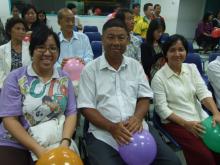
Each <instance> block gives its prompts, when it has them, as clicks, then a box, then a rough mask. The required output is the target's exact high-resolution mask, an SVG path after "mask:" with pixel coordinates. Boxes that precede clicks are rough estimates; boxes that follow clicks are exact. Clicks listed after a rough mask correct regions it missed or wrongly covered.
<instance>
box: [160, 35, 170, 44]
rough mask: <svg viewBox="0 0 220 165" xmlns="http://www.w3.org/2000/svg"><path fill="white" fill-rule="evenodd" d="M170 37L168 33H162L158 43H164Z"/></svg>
mask: <svg viewBox="0 0 220 165" xmlns="http://www.w3.org/2000/svg"><path fill="white" fill-rule="evenodd" d="M169 37H170V35H169V34H168V33H163V34H162V35H161V37H160V42H161V43H164V42H166V41H167V40H168V39H169Z"/></svg>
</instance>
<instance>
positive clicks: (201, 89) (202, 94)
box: [189, 64, 212, 101]
mask: <svg viewBox="0 0 220 165" xmlns="http://www.w3.org/2000/svg"><path fill="white" fill-rule="evenodd" d="M189 65H190V66H191V69H192V72H193V78H194V83H195V88H196V95H197V97H198V99H199V100H200V101H201V100H203V99H204V98H206V97H212V93H211V92H210V91H209V90H208V89H207V86H206V84H205V82H204V80H203V79H202V77H201V75H200V73H199V71H198V69H197V67H196V65H195V64H189Z"/></svg>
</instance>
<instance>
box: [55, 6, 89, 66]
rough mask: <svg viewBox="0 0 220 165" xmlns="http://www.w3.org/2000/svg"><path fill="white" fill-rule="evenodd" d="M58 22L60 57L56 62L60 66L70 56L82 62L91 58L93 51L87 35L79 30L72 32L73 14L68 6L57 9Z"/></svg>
mask: <svg viewBox="0 0 220 165" xmlns="http://www.w3.org/2000/svg"><path fill="white" fill-rule="evenodd" d="M57 16H58V24H59V25H60V29H61V32H60V33H59V34H58V35H59V39H60V57H59V59H58V63H59V64H61V65H62V66H63V65H64V64H65V63H66V61H67V60H68V59H70V58H78V59H79V60H80V61H81V62H82V63H85V64H86V63H88V62H89V61H91V60H93V52H92V48H91V45H90V42H89V39H88V37H87V36H86V35H85V34H83V33H81V32H74V31H73V26H74V20H75V19H74V15H73V13H72V11H71V10H70V9H68V8H62V9H60V10H59V11H58V14H57Z"/></svg>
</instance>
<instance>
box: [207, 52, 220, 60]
mask: <svg viewBox="0 0 220 165" xmlns="http://www.w3.org/2000/svg"><path fill="white" fill-rule="evenodd" d="M217 56H220V53H217V52H213V53H210V54H209V62H212V61H214V60H215V59H216V57H217Z"/></svg>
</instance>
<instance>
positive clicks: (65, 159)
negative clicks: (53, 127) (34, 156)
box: [36, 147, 83, 165]
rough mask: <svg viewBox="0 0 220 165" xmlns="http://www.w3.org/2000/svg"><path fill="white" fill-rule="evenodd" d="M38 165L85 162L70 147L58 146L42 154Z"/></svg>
mask: <svg viewBox="0 0 220 165" xmlns="http://www.w3.org/2000/svg"><path fill="white" fill-rule="evenodd" d="M36 165H83V162H82V160H81V159H80V157H79V156H78V155H77V154H76V153H75V152H73V151H72V150H70V149H69V148H67V147H57V148H54V149H51V150H49V151H48V152H46V153H45V154H44V155H42V156H41V157H40V159H39V160H38V161H37V163H36Z"/></svg>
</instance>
